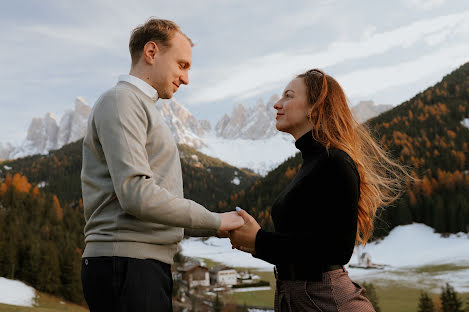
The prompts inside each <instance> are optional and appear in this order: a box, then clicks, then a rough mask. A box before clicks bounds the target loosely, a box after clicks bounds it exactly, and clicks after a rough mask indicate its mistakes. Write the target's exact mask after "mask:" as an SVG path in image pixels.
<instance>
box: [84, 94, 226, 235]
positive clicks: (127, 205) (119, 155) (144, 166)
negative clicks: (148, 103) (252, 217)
mask: <svg viewBox="0 0 469 312" xmlns="http://www.w3.org/2000/svg"><path fill="white" fill-rule="evenodd" d="M144 105H145V104H144V103H141V102H140V100H139V99H138V98H137V96H136V95H134V94H132V93H130V92H124V91H122V90H116V89H114V92H112V93H110V94H107V95H105V96H104V98H103V99H102V101H101V102H100V105H99V106H96V108H95V112H94V114H93V121H92V122H93V126H94V127H95V131H96V133H97V136H98V138H99V143H100V144H101V146H102V150H103V153H104V157H105V161H106V164H107V166H108V168H109V173H110V176H111V179H112V184H113V187H114V191H115V193H116V196H117V199H118V201H119V204H120V205H121V207H122V209H123V210H124V211H125V212H126V213H128V214H130V215H133V216H135V217H136V218H138V219H141V220H144V221H148V222H154V223H159V224H164V225H168V226H175V227H186V228H199V229H210V230H217V229H218V228H219V226H220V223H221V220H220V216H219V215H218V214H216V213H213V212H210V211H209V210H207V209H206V208H204V207H203V206H201V205H199V204H198V203H196V202H194V201H191V200H188V199H184V198H179V197H176V196H175V195H173V194H172V193H171V192H169V191H168V190H167V189H165V188H163V187H160V186H159V185H157V184H156V183H155V180H154V177H153V176H154V174H153V171H152V170H151V168H150V165H149V162H148V155H147V151H146V148H145V144H146V140H147V126H148V116H147V114H148V112H147V111H146V110H145V107H144Z"/></svg>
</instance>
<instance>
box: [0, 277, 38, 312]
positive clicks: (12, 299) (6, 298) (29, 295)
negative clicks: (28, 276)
mask: <svg viewBox="0 0 469 312" xmlns="http://www.w3.org/2000/svg"><path fill="white" fill-rule="evenodd" d="M35 296H36V292H35V290H34V288H32V287H30V286H28V285H26V284H24V283H23V282H20V281H15V280H10V279H6V278H4V277H0V302H1V303H5V304H11V305H17V306H25V307H32V306H33V304H34V297H35Z"/></svg>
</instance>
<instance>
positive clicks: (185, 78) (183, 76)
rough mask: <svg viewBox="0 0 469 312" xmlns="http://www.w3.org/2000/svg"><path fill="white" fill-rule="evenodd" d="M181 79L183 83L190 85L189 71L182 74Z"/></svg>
mask: <svg viewBox="0 0 469 312" xmlns="http://www.w3.org/2000/svg"><path fill="white" fill-rule="evenodd" d="M180 80H181V82H182V83H183V84H185V85H188V84H189V73H187V72H186V73H184V74H182V75H181V77H180Z"/></svg>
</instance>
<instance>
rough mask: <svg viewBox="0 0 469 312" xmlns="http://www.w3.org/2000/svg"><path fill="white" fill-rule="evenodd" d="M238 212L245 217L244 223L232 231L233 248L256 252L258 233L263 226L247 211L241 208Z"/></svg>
mask: <svg viewBox="0 0 469 312" xmlns="http://www.w3.org/2000/svg"><path fill="white" fill-rule="evenodd" d="M238 214H239V215H240V216H241V217H242V218H243V220H244V225H243V226H241V227H240V228H238V229H236V230H233V231H230V241H231V245H232V246H233V248H236V249H239V250H241V251H245V252H250V253H254V252H255V244H256V235H257V232H258V231H259V229H260V228H261V227H260V225H259V224H258V223H257V221H256V220H255V219H254V218H253V217H252V216H251V215H250V214H249V213H247V212H246V211H244V210H242V209H239V210H238Z"/></svg>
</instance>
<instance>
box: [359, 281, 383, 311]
mask: <svg viewBox="0 0 469 312" xmlns="http://www.w3.org/2000/svg"><path fill="white" fill-rule="evenodd" d="M363 287H364V288H365V289H366V292H365V293H364V295H365V297H366V298H368V300H370V302H371V304H372V305H373V307H374V308H375V311H376V312H381V309H380V307H379V302H378V295H377V294H376V289H375V286H374V285H373V284H372V283H366V282H365V283H363Z"/></svg>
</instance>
